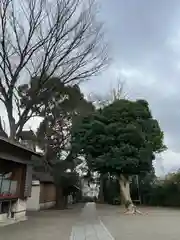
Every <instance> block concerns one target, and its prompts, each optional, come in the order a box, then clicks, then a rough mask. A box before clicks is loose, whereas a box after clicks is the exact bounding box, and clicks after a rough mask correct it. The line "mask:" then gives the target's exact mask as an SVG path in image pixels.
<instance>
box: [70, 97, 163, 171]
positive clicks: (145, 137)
mask: <svg viewBox="0 0 180 240" xmlns="http://www.w3.org/2000/svg"><path fill="white" fill-rule="evenodd" d="M72 146H73V148H74V149H75V150H76V151H77V152H78V153H81V154H84V155H85V156H86V159H87V161H88V162H90V163H91V167H92V168H93V169H94V170H97V171H99V172H101V173H107V172H109V173H112V174H118V175H119V174H124V175H128V176H129V175H133V174H140V173H143V172H148V171H151V169H152V161H153V159H154V157H155V155H154V154H155V153H156V152H161V151H163V150H164V149H165V146H164V145H163V132H162V131H161V129H160V127H159V124H158V122H157V120H155V119H153V118H152V115H151V112H150V110H149V106H148V103H147V102H146V101H144V100H137V101H129V100H116V101H114V102H113V103H112V104H110V105H108V106H105V107H104V108H103V109H100V110H97V111H96V112H95V113H94V114H91V115H90V116H88V117H85V118H84V119H83V121H82V122H81V123H80V124H79V125H78V126H77V125H76V128H75V129H74V131H73V141H72Z"/></svg>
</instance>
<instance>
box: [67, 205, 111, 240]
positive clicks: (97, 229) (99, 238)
mask: <svg viewBox="0 0 180 240" xmlns="http://www.w3.org/2000/svg"><path fill="white" fill-rule="evenodd" d="M113 239H114V238H113V237H112V236H111V234H110V233H109V231H108V230H107V228H106V227H105V226H104V224H103V223H102V222H101V220H100V219H99V217H98V215H97V212H96V205H95V203H87V204H86V206H85V207H84V209H83V211H82V214H81V217H80V221H79V222H78V223H77V224H76V225H75V226H73V228H72V233H71V236H70V240H113Z"/></svg>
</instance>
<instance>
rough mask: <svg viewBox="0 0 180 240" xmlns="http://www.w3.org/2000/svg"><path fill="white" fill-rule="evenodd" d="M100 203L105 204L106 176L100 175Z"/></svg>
mask: <svg viewBox="0 0 180 240" xmlns="http://www.w3.org/2000/svg"><path fill="white" fill-rule="evenodd" d="M98 202H99V203H104V175H103V174H101V175H100V186H99V194H98Z"/></svg>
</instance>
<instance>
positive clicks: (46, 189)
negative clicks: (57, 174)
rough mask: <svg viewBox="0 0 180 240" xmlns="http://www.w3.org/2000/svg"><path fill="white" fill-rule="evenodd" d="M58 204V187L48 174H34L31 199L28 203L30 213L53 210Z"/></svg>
mask: <svg viewBox="0 0 180 240" xmlns="http://www.w3.org/2000/svg"><path fill="white" fill-rule="evenodd" d="M55 204H56V187H55V185H54V179H53V177H52V176H51V175H50V174H49V173H47V172H33V181H32V191H31V197H30V198H28V201H27V209H28V210H29V211H38V210H41V209H48V208H52V207H53V206H55Z"/></svg>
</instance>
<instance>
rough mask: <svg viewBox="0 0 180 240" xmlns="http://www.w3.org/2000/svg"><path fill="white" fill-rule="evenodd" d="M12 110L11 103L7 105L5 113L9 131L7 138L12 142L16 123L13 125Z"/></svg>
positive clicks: (14, 136)
mask: <svg viewBox="0 0 180 240" xmlns="http://www.w3.org/2000/svg"><path fill="white" fill-rule="evenodd" d="M12 110H13V107H12V104H11V102H9V103H7V104H6V111H7V115H8V120H9V130H10V135H9V138H10V139H11V140H14V139H15V138H16V123H15V119H14V117H13V113H12Z"/></svg>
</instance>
